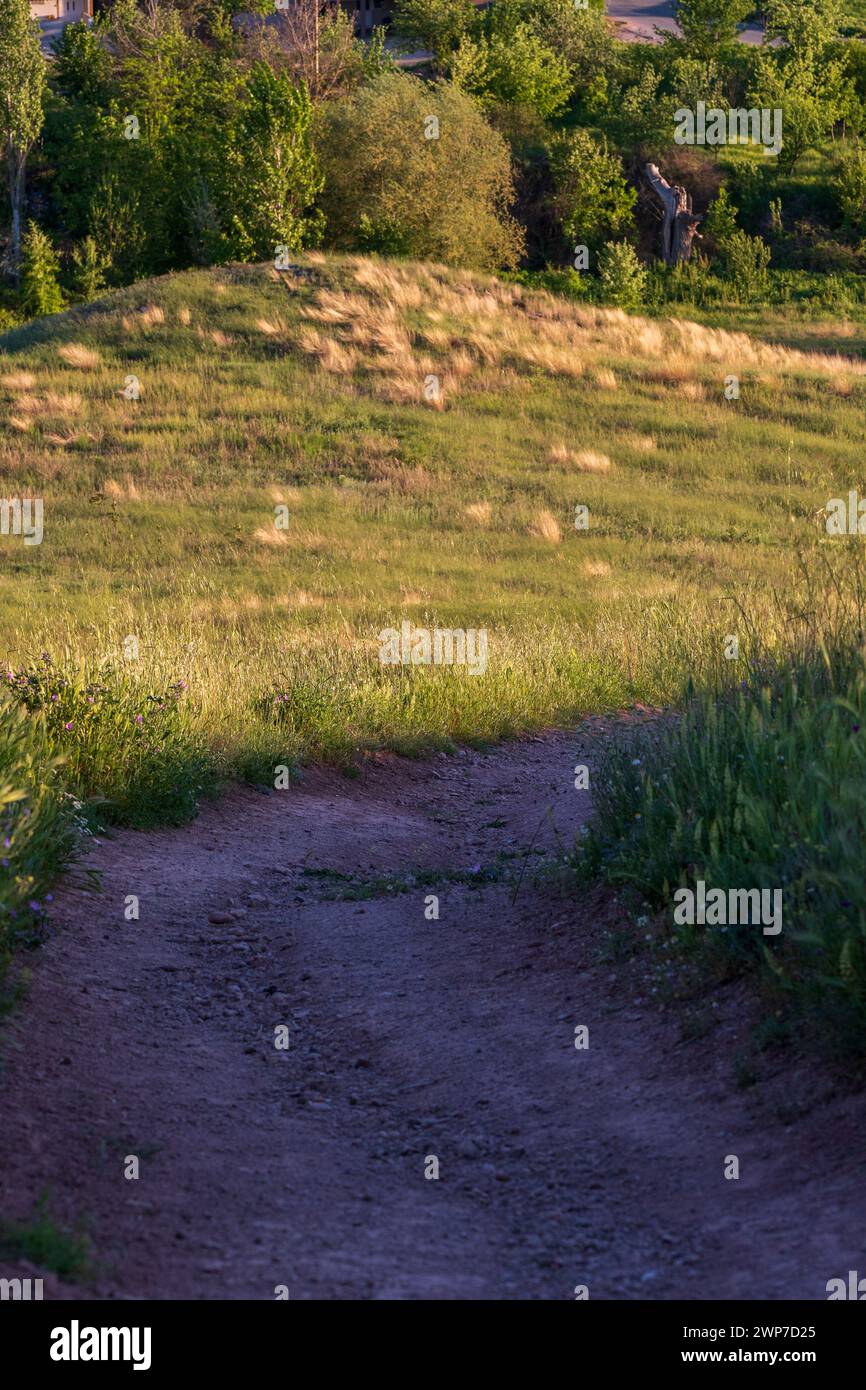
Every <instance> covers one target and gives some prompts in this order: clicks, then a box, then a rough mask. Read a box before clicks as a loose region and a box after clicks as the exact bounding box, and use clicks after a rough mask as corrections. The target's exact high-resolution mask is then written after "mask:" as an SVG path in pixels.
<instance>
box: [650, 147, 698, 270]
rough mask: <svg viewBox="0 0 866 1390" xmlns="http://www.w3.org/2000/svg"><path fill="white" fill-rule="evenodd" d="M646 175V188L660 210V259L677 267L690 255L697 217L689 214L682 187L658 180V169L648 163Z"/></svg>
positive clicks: (687, 199)
mask: <svg viewBox="0 0 866 1390" xmlns="http://www.w3.org/2000/svg"><path fill="white" fill-rule="evenodd" d="M646 176H647V179H648V180H649V184H650V187H651V188H652V189H653V191H654V192H655V193H656V194H657V195H658V197H659V199H660V201H661V204H662V206H663V208H664V212H665V215H664V223H663V224H662V256H663V257H664V261H665V264H666V265H677V264H678V263H679V262H680V261H687V260H688V259H689V257H690V256H691V254H692V241H693V240H694V238H695V237H696V236H697V238H698V240H699V241H700V233H699V232H698V223H699V222H700V220H701V219H700V216H699V215H696V214H695V213H693V212H692V200H691V198H690V197H689V195H688V193H687V192H686V190H685V189H684V188H680V187H679V185H678V184H674V186H673V188H672V187H671V185H670V184H669V183H668V181H667V179H665V178H662V176H661V174H660V173H659V170H658V166H657V165H655V164H648V165H647V166H646Z"/></svg>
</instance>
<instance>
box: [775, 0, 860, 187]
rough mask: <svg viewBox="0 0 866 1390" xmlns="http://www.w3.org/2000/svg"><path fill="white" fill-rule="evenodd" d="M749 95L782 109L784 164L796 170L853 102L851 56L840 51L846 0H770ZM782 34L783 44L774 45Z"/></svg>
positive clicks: (782, 156)
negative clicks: (837, 46)
mask: <svg viewBox="0 0 866 1390" xmlns="http://www.w3.org/2000/svg"><path fill="white" fill-rule="evenodd" d="M766 13H767V29H766V34H765V45H764V47H763V48H762V49H761V52H760V53H759V55H758V58H757V61H756V65H755V74H754V79H753V83H752V91H751V92H750V94H749V100H750V102H752V103H753V104H754V105H755V106H759V107H767V108H769V109H771V110H777V109H778V110H780V111H781V112H782V151H781V154H780V155H779V165H780V167H781V168H782V169H784V170H785V171H790V170H791V169H793V168H794V166H795V165H796V164H797V163H798V162H799V160H800V159H801V158H802V156H803V155H804V154H805V152H806V151H807V150H808V149H812V148H814V147H815V146H816V145H819V144H820V143H821V142H822V140H823V139H824V138H825V136H826V134H827V132H828V131H829V130H830V128H831V127H832V126H833V125H834V124H835V122H836V121H838V120H840V119H841V117H842V116H843V115H844V114H845V113H846V112H847V111H848V110H849V109H850V108H851V107H852V103H853V94H852V92H851V88H850V83H849V81H848V80H847V67H848V63H847V56H846V55H845V54H842V55H841V56H835V55H834V53H833V50H832V45H833V42H834V40H835V38H836V36H837V34H838V29H839V23H840V18H841V5H840V0H768V2H767V7H766ZM777 39H781V40H782V43H781V45H778V46H775V47H774V46H771V45H772V44H773V41H774V40H777Z"/></svg>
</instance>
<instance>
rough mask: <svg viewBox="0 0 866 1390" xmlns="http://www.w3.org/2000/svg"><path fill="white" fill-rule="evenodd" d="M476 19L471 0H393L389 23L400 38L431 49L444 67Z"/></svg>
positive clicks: (437, 60) (473, 25) (428, 49)
mask: <svg viewBox="0 0 866 1390" xmlns="http://www.w3.org/2000/svg"><path fill="white" fill-rule="evenodd" d="M476 19H477V12H476V8H475V6H474V5H473V3H472V0H397V4H396V5H395V6H394V17H393V21H392V27H393V29H394V31H395V32H396V33H397V34H398V35H399V36H400V37H401V38H404V39H407V40H409V42H410V43H412V44H416V45H417V46H418V48H422V49H424V50H426V51H427V52H428V53H432V54H433V56H434V58H435V59H436V63H437V65H438V67H439V68H440V70H442V71H444V70H445V68H446V66H447V63H448V59H449V57H450V55H451V54H452V53H453V51H454V49H455V48H458V47H459V45H460V43H461V41H462V40H463V39H464V38H465V37H466V36H467V35H468V34H469V33H471V32H472V30H473V29H474V27H475V23H476Z"/></svg>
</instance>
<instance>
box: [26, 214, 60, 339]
mask: <svg viewBox="0 0 866 1390" xmlns="http://www.w3.org/2000/svg"><path fill="white" fill-rule="evenodd" d="M59 269H60V261H59V259H58V256H57V252H56V251H55V250H54V247H53V246H52V245H51V242H50V240H49V238H48V237H47V235H46V234H45V232H43V230H42V228H41V227H40V226H38V225H37V223H36V222H28V224H27V231H26V232H25V234H24V238H23V241H22V245H21V307H22V308H23V309H24V311H25V313H27V314H29V315H30V316H31V317H32V318H36V317H37V315H39V314H56V313H57V312H58V310H60V309H62V308H63V295H62V293H61V290H60V286H59V284H58V283H57V272H58V270H59Z"/></svg>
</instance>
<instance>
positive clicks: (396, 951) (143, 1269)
mask: <svg viewBox="0 0 866 1390" xmlns="http://www.w3.org/2000/svg"><path fill="white" fill-rule="evenodd" d="M578 746H579V738H578V736H575V735H564V734H556V735H547V736H544V737H543V738H537V739H533V740H528V741H525V742H521V743H518V744H513V745H511V746H508V747H505V748H500V749H497V750H495V751H494V752H492V753H489V754H481V753H478V754H476V753H468V754H464V755H462V756H460V757H456V758H444V757H440V758H437V759H434V760H433V761H432V762H429V763H409V764H407V763H405V762H399V761H396V760H393V759H387V758H382V759H380V760H375V761H374V762H373V763H372V764H371V765H370V767H369V769H368V771H366V772H365V774H364V777H363V778H362V779H360V780H358V781H347V780H346V779H344V778H341V777H339V776H336V775H333V776H332V775H329V774H322V773H316V774H314V775H312V776H310V777H309V778H308V780H307V781H306V782H305V783H304V784H303V786H301V787H299V788H295V789H293V790H292V791H289V792H282V793H274V794H272V795H270V796H264V795H262V794H260V793H257V792H255V791H251V790H250V791H247V790H243V791H236V792H234V793H232V794H231V795H230V796H228V797H227V798H225V799H224V800H223V801H221V802H220V803H218V804H216V805H211V806H208V807H206V808H205V809H204V810H203V812H202V814H201V816H200V818H199V819H198V821H197V822H196V823H195V824H194V825H193V826H191V827H188V828H186V829H183V830H178V831H174V832H160V833H158V834H150V835H145V834H135V833H124V834H122V835H119V836H118V837H117V838H116V839H113V840H111V841H107V842H105V843H103V844H102V845H100V846H98V847H97V848H96V850H95V851H94V855H93V860H92V862H93V863H94V864H95V865H97V866H98V867H99V868H100V869H101V870H102V873H103V883H104V892H103V894H102V896H101V897H98V898H93V897H86V896H85V895H84V894H82V893H80V892H78V891H72V890H69V889H66V890H65V891H64V892H63V894H62V895H60V901H59V903H58V912H57V920H56V925H57V928H58V930H57V932H56V934H55V935H54V936H53V938H52V940H51V941H50V942H49V944H48V946H47V947H46V948H45V950H44V951H43V952H42V954H41V956H40V957H39V958H38V960H37V963H36V966H35V971H34V980H33V987H32V992H31V997H30V1000H29V1001H28V1002H27V1003H26V1004H24V1005H22V1006H21V1007H20V1008H19V1009H18V1010H17V1012H16V1013H15V1014H14V1015H13V1017H12V1020H11V1023H9V1024H7V1026H6V1031H5V1039H4V1053H5V1056H6V1059H7V1066H6V1069H5V1073H4V1075H3V1077H2V1081H0V1085H2V1092H0V1106H2V1114H3V1121H2V1126H0V1171H2V1173H3V1186H4V1197H3V1205H2V1212H0V1214H2V1216H4V1217H5V1218H7V1219H8V1218H17V1219H23V1218H26V1217H27V1216H28V1214H29V1213H30V1212H32V1210H33V1206H34V1203H35V1201H36V1200H37V1199H38V1197H39V1195H40V1193H42V1192H44V1191H46V1190H48V1191H49V1194H50V1195H49V1199H48V1201H49V1208H50V1210H51V1212H52V1213H53V1214H54V1215H55V1217H56V1218H57V1219H58V1220H60V1221H67V1222H75V1221H80V1222H82V1223H83V1224H84V1227H85V1229H86V1230H87V1232H88V1234H89V1238H90V1241H91V1246H92V1251H93V1257H94V1263H95V1275H94V1277H93V1279H92V1281H91V1282H90V1284H89V1285H87V1286H86V1287H85V1288H84V1290H83V1292H84V1293H85V1295H87V1296H96V1297H112V1298H114V1297H144V1298H179V1297H192V1298H208V1297H227V1298H244V1297H246V1298H264V1299H269V1298H273V1297H274V1289H275V1287H276V1286H277V1285H282V1284H284V1285H287V1286H288V1288H289V1291H290V1296H291V1297H292V1298H301V1299H309V1298H319V1297H322V1298H375V1299H391V1298H455V1299H457V1298H459V1299H465V1298H520V1299H523V1298H560V1299H561V1298H570V1297H573V1296H574V1295H573V1290H574V1287H575V1285H577V1284H585V1285H587V1286H588V1288H589V1292H590V1296H591V1297H593V1298H598V1297H609V1298H632V1297H642V1298H647V1297H649V1298H667V1297H674V1296H684V1297H688V1298H712V1297H715V1298H735V1297H740V1296H745V1297H752V1298H778V1297H803V1298H822V1297H824V1296H825V1293H824V1286H825V1284H826V1281H827V1279H829V1278H831V1277H834V1276H836V1275H844V1274H845V1272H846V1271H847V1270H848V1269H851V1268H853V1269H856V1268H860V1267H862V1266H864V1255H866V1251H864V1248H863V1236H862V1232H863V1229H864V1222H863V1219H862V1218H863V1215H864V1209H866V1196H864V1184H863V1175H864V1161H863V1155H862V1143H861V1141H860V1138H859V1137H858V1135H859V1134H862V1115H863V1104H862V1101H861V1100H860V1099H859V1098H858V1097H857V1096H856V1095H853V1094H847V1095H846V1094H843V1093H837V1092H836V1090H835V1089H834V1086H833V1083H832V1081H831V1080H829V1079H828V1078H827V1077H826V1076H825V1075H824V1074H823V1073H822V1072H821V1071H820V1070H818V1069H816V1067H815V1066H814V1064H808V1065H806V1064H795V1063H793V1062H790V1061H785V1060H782V1061H781V1062H777V1063H775V1064H773V1063H772V1062H769V1063H767V1064H766V1066H765V1068H764V1074H763V1075H762V1077H761V1082H760V1084H759V1085H758V1086H756V1087H752V1088H751V1089H750V1090H748V1091H742V1090H737V1089H736V1087H735V1085H734V1081H733V1068H732V1056H733V1054H734V1052H735V1051H736V1048H737V1045H738V1039H739V1034H740V1031H741V1029H742V1015H743V1010H744V1001H743V995H742V987H741V986H735V987H730V986H729V987H727V989H724V990H717V991H716V992H715V995H714V997H713V1000H712V1004H709V1003H708V1005H707V1007H708V1009H710V1008H714V1009H715V1010H716V1012H715V1013H713V1014H712V1019H713V1025H714V1026H712V1028H711V1029H710V1030H709V1031H708V1033H707V1035H706V1036H705V1037H701V1038H699V1039H698V1040H697V1041H696V1042H694V1043H689V1044H687V1043H684V1042H683V1020H682V1017H681V1016H680V1014H679V1013H678V1011H677V1008H676V1007H674V1008H667V1009H664V1008H662V1007H661V1006H660V1005H659V1003H658V1000H657V998H655V997H654V996H653V994H652V992H651V988H650V986H649V985H647V988H646V990H644V989H643V987H642V984H641V979H642V977H641V974H640V971H641V969H642V968H643V967H642V966H640V965H637V966H636V965H635V964H634V962H631V963H628V964H626V965H617V964H612V963H610V961H609V960H605V956H604V951H603V950H602V949H601V948H602V947H603V946H604V942H605V939H606V938H605V933H606V931H607V929H608V928H609V926H610V924H611V911H612V909H611V906H610V904H609V903H608V902H606V901H605V899H604V897H603V895H601V894H600V893H598V892H596V893H593V894H590V895H588V896H587V897H586V898H582V897H581V896H579V895H577V894H575V892H574V890H573V889H570V890H568V891H565V890H563V889H561V888H558V887H556V886H555V885H552V884H548V885H547V886H544V885H543V884H539V883H538V882H536V881H533V867H532V866H535V865H538V864H540V863H541V862H542V861H543V860H544V859H545V858H546V857H548V856H549V855H550V853H551V851H554V850H556V848H557V847H558V846H564V845H567V844H569V843H570V842H571V839H572V838H573V835H574V832H575V827H576V825H577V824H578V823H579V822H580V820H581V819H582V817H583V816H584V815H585V814H586V813H587V811H588V803H587V793H586V792H577V791H575V790H574V787H573V771H572V770H573V767H574V764H575V762H576V761H577V754H578ZM533 840H534V844H533ZM530 845H532V853H531V854H530V855H529V857H528V861H527V862H528V864H529V865H530V868H529V869H528V870H527V874H526V877H525V878H524V881H523V884H522V886H521V887H520V889H519V891H518V893H517V897H516V900H514V892H515V885H514V879H515V877H516V873H517V872H519V866H520V864H521V863H522V861H523V860H524V858H525V857H526V851H527V848H528V847H529V846H530ZM425 871H426V872H425ZM428 873H429V875H430V877H431V878H436V879H437V882H436V883H433V884H432V885H431V882H429V881H428V879H427V874H428ZM337 874H339V875H345V876H347V877H345V878H337V877H335V875H337ZM419 874H420V875H421V880H420V881H418V875H419ZM383 876H391V878H392V880H399V881H392V882H391V884H390V887H391V889H392V891H383V887H385V885H383V883H382V882H381V879H382V878H383ZM412 876H415V882H414V883H411V882H409V881H408V880H410V879H411V878H412ZM461 878H463V879H464V880H465V881H460V880H461ZM398 889H404V890H406V891H397V890H398ZM431 893H433V894H436V895H438V897H439V919H438V921H437V920H427V919H426V918H425V899H426V898H427V896H428V895H429V894H431ZM132 894H134V895H136V896H137V897H138V898H139V899H140V919H139V921H138V922H134V921H132V922H128V921H125V920H124V902H125V899H126V898H127V896H128V895H132ZM337 894H342V895H343V896H342V897H341V896H335V895H337ZM213 916H217V917H219V918H222V919H223V920H222V921H216V922H215V921H212V920H209V919H210V918H212V917H213ZM226 919H230V920H226ZM716 1020H718V1021H716ZM282 1024H286V1025H287V1026H288V1029H289V1038H290V1045H289V1047H288V1050H277V1049H276V1048H275V1046H274V1029H275V1027H277V1026H279V1025H282ZM579 1024H585V1025H587V1026H588V1028H589V1034H590V1046H589V1049H588V1050H585V1051H578V1050H576V1049H575V1047H574V1030H575V1026H576V1025H579ZM786 1107H787V1108H786ZM131 1154H134V1155H137V1156H138V1157H139V1160H140V1177H139V1179H138V1180H137V1181H130V1180H127V1179H125V1178H124V1175H123V1171H124V1160H125V1158H126V1156H127V1155H131ZM728 1154H736V1155H738V1157H739V1160H740V1169H741V1177H740V1179H739V1181H726V1180H725V1178H724V1176H723V1168H724V1161H725V1156H726V1155H728ZM430 1156H435V1157H436V1158H437V1159H438V1162H439V1178H438V1180H433V1179H426V1178H425V1165H427V1166H428V1167H429V1164H427V1160H428V1158H429V1157H430ZM12 1272H13V1270H12V1268H11V1267H10V1266H8V1265H7V1266H4V1267H3V1269H2V1270H0V1273H3V1274H7V1275H8V1274H10V1273H12ZM19 1272H20V1267H19ZM25 1272H26V1271H25ZM47 1291H48V1292H52V1293H54V1294H55V1295H57V1294H60V1295H61V1296H62V1295H64V1294H66V1295H68V1294H69V1290H68V1289H67V1288H66V1287H65V1286H58V1285H57V1282H56V1280H49V1281H48V1285H47Z"/></svg>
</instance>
